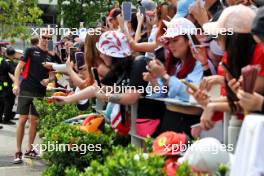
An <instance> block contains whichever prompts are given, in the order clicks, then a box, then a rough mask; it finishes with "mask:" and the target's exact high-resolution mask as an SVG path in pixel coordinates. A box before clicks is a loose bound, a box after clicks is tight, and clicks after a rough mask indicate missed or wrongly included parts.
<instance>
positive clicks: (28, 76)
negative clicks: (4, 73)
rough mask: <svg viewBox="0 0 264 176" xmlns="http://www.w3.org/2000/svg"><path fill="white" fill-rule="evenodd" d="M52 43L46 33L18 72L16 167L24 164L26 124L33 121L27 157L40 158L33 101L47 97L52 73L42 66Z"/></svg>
mask: <svg viewBox="0 0 264 176" xmlns="http://www.w3.org/2000/svg"><path fill="white" fill-rule="evenodd" d="M49 39H50V35H49V34H48V32H46V33H43V34H42V35H41V36H40V39H39V44H38V45H37V47H31V48H27V49H26V50H25V52H24V57H23V58H22V59H21V60H20V62H19V64H18V65H17V67H16V70H15V80H14V88H13V93H14V94H15V95H16V96H18V105H17V114H19V115H20V116H19V122H18V126H17V147H16V153H15V159H14V164H18V163H22V152H21V145H22V141H23V136H24V128H25V124H26V122H27V120H30V127H29V143H28V146H27V151H26V153H25V155H24V157H28V158H36V157H37V155H38V154H37V152H36V151H35V150H33V149H32V144H33V143H34V140H35V136H36V128H37V124H38V113H37V111H36V109H35V107H34V104H33V97H44V96H45V95H46V86H47V84H48V83H49V71H48V70H47V69H46V68H44V67H43V63H44V62H46V61H47V60H48V59H49V58H50V55H49V52H48V40H49ZM51 57H52V56H51ZM22 70H23V71H22ZM20 75H22V81H21V83H20V81H19V77H20ZM29 117H30V118H29Z"/></svg>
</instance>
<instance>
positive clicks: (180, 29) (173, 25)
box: [162, 17, 196, 39]
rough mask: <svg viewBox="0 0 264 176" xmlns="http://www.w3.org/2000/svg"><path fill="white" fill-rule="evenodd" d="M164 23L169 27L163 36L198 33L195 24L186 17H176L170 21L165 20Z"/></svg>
mask: <svg viewBox="0 0 264 176" xmlns="http://www.w3.org/2000/svg"><path fill="white" fill-rule="evenodd" d="M163 22H164V24H165V25H166V27H167V30H166V32H165V33H164V35H163V36H162V38H164V39H166V38H174V37H177V36H179V35H185V34H193V35H195V33H196V27H195V25H194V24H193V23H192V22H191V21H190V20H188V19H186V18H182V17H180V18H175V19H172V20H171V21H170V22H168V21H165V20H163Z"/></svg>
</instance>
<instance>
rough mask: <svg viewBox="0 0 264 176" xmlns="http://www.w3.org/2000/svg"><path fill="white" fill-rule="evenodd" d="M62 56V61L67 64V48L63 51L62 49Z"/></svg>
mask: <svg viewBox="0 0 264 176" xmlns="http://www.w3.org/2000/svg"><path fill="white" fill-rule="evenodd" d="M60 54H61V60H62V61H63V62H66V60H67V53H66V49H65V48H61V49H60Z"/></svg>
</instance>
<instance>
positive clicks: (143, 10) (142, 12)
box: [139, 6, 146, 16]
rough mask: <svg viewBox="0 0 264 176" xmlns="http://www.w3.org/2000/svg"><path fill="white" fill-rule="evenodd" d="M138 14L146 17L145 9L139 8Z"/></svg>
mask: <svg viewBox="0 0 264 176" xmlns="http://www.w3.org/2000/svg"><path fill="white" fill-rule="evenodd" d="M139 12H140V14H142V15H143V16H146V9H145V7H142V6H139Z"/></svg>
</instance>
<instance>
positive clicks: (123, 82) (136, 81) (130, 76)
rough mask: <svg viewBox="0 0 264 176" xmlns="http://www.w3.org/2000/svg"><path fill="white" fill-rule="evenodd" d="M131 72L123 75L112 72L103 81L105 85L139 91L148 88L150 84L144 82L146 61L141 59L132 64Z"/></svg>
mask: <svg viewBox="0 0 264 176" xmlns="http://www.w3.org/2000/svg"><path fill="white" fill-rule="evenodd" d="M131 64H132V65H131V67H130V69H129V70H125V71H124V72H123V73H121V74H118V75H117V74H114V73H112V72H111V71H110V72H109V73H108V74H107V75H106V76H105V77H104V78H103V80H101V82H102V83H103V84H104V85H108V86H113V85H114V84H115V85H117V86H133V87H136V88H139V89H142V87H144V88H145V87H147V85H148V82H146V81H144V80H143V75H142V73H143V72H146V71H147V70H146V64H147V62H146V59H145V58H144V57H140V58H138V59H136V60H134V61H133V62H132V63H131Z"/></svg>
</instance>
